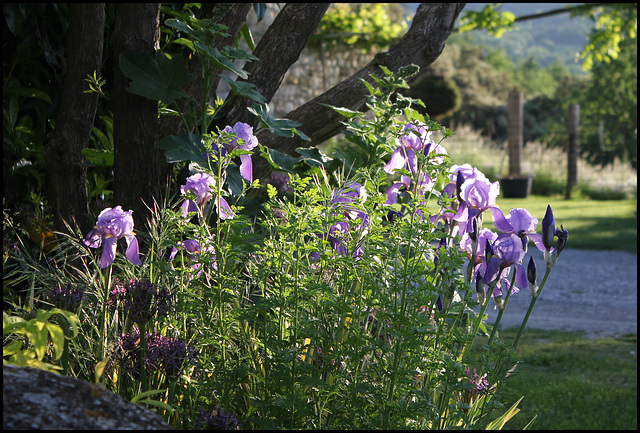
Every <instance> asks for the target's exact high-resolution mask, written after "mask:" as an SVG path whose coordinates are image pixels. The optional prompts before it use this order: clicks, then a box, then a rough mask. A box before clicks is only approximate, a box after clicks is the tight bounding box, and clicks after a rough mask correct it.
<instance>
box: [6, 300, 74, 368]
mask: <svg viewBox="0 0 640 433" xmlns="http://www.w3.org/2000/svg"><path fill="white" fill-rule="evenodd" d="M56 317H57V318H58V320H59V321H60V322H61V323H60V324H56V323H52V322H50V320H51V319H52V318H56ZM79 325H80V323H79V321H78V318H77V316H76V315H75V314H73V313H71V312H69V311H64V310H61V309H59V308H53V309H50V310H46V311H45V310H39V311H37V312H36V314H35V317H34V318H32V319H24V318H22V317H20V316H14V315H10V314H7V313H6V312H4V311H3V312H2V339H3V350H2V360H3V363H7V364H13V365H17V366H20V367H34V368H39V369H42V370H47V371H52V372H54V373H59V372H60V371H63V370H64V368H63V367H61V366H59V365H55V364H52V363H50V362H46V361H45V356H46V355H47V354H48V353H50V348H53V354H52V357H51V360H52V361H58V360H60V359H61V358H62V357H63V356H64V355H65V354H67V355H68V350H65V349H67V345H66V339H68V338H74V337H76V336H77V335H78V331H79ZM65 362H68V360H65Z"/></svg>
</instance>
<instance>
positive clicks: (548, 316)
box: [487, 247, 638, 338]
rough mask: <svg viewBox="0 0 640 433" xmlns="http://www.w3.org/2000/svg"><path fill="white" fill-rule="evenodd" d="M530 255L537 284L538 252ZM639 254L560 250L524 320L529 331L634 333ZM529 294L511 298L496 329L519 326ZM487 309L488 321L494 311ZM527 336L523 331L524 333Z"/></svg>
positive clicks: (540, 268) (596, 334)
mask: <svg viewBox="0 0 640 433" xmlns="http://www.w3.org/2000/svg"><path fill="white" fill-rule="evenodd" d="M531 255H533V258H534V260H535V261H536V266H537V268H538V283H540V281H541V280H542V277H543V276H544V272H545V270H546V263H545V262H544V259H543V257H542V253H541V252H540V251H539V250H538V249H537V248H535V247H534V248H531V247H530V248H529V251H528V252H527V256H526V257H525V259H524V261H523V263H524V264H525V265H526V264H528V263H529V256H531ZM637 272H638V256H637V254H631V253H626V252H621V251H587V250H570V249H567V250H564V251H563V252H562V254H560V257H559V258H558V262H557V263H556V266H555V267H554V268H553V269H552V270H551V273H550V274H549V278H548V279H547V283H546V285H545V287H544V289H543V291H542V293H541V295H540V297H539V298H538V301H537V302H536V305H535V307H534V309H533V312H532V313H531V316H530V317H529V322H528V324H527V328H528V329H544V330H562V331H585V334H584V335H585V337H587V338H598V337H609V336H620V335H623V334H628V333H637V332H638V296H637V294H638V277H637ZM530 300H531V295H530V294H529V292H528V291H527V290H524V291H521V292H520V293H517V294H515V295H512V296H511V298H510V299H509V304H508V305H507V309H506V310H505V312H504V314H503V316H502V322H501V324H500V328H501V329H506V328H512V327H520V324H521V323H522V319H523V318H524V316H525V314H526V312H527V309H528V308H529V303H530ZM493 305H495V304H493V303H492V304H489V307H488V308H487V311H488V315H489V320H488V323H494V322H495V319H496V316H497V313H498V310H496V309H493V308H492V306H493ZM525 332H526V331H525Z"/></svg>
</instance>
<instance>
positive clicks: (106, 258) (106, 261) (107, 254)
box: [100, 236, 118, 269]
mask: <svg viewBox="0 0 640 433" xmlns="http://www.w3.org/2000/svg"><path fill="white" fill-rule="evenodd" d="M117 243H118V238H114V237H113V236H108V237H107V238H106V239H105V240H104V242H103V243H102V254H100V268H101V269H102V268H106V267H107V266H110V265H112V264H113V260H114V259H115V258H116V245H117Z"/></svg>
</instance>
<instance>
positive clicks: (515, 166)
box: [507, 90, 524, 177]
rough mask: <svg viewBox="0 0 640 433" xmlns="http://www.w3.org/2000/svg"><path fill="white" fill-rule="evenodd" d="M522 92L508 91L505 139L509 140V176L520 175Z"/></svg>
mask: <svg viewBox="0 0 640 433" xmlns="http://www.w3.org/2000/svg"><path fill="white" fill-rule="evenodd" d="M523 99H524V98H523V94H522V92H520V91H517V90H512V91H511V92H509V102H508V105H507V110H508V119H509V127H508V130H507V140H508V142H509V177H520V175H521V171H522V166H521V161H522V146H523V140H522V129H523V127H522V126H523V125H522V119H523V114H522V113H523Z"/></svg>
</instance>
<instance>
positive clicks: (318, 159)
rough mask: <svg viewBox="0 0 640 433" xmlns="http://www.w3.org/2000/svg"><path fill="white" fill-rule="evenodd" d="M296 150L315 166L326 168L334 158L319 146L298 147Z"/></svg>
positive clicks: (308, 162)
mask: <svg viewBox="0 0 640 433" xmlns="http://www.w3.org/2000/svg"><path fill="white" fill-rule="evenodd" d="M296 152H298V153H299V154H300V155H302V158H304V160H305V161H306V162H307V164H309V165H311V166H314V167H324V168H326V167H327V166H328V165H329V164H330V163H331V162H333V158H330V157H329V156H327V155H325V154H324V153H322V152H321V151H320V149H318V148H317V147H307V148H304V147H298V148H297V149H296Z"/></svg>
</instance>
